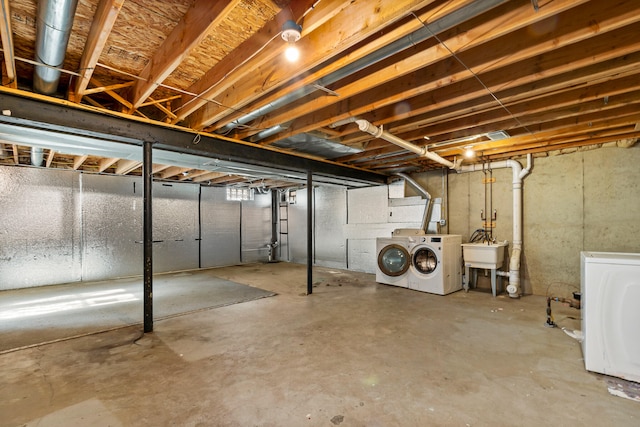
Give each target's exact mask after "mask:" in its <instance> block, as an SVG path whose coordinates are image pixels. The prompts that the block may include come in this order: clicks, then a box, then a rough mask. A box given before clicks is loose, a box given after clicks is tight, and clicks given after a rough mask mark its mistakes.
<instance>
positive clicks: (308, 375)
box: [0, 263, 640, 426]
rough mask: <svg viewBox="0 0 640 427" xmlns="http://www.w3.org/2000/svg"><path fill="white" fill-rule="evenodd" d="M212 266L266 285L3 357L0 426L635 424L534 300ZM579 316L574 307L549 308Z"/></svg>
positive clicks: (346, 276)
mask: <svg viewBox="0 0 640 427" xmlns="http://www.w3.org/2000/svg"><path fill="white" fill-rule="evenodd" d="M215 272H216V275H217V276H219V277H222V278H225V279H228V280H232V281H235V282H239V283H245V284H249V285H253V286H257V287H260V288H262V289H265V290H269V291H274V292H277V293H278V295H277V296H275V297H271V298H265V299H259V300H256V301H250V302H246V303H241V304H236V305H231V306H226V307H221V308H216V309H212V310H205V311H199V312H195V313H191V314H187V315H184V316H178V317H172V318H168V319H165V320H162V321H157V322H155V330H154V332H153V333H152V334H147V335H145V336H142V337H141V327H140V326H133V327H126V328H122V329H118V330H114V331H109V332H105V333H100V334H95V335H90V336H85V337H81V338H76V339H72V340H68V341H62V342H57V343H53V344H47V345H43V346H39V347H35V348H30V349H25V350H20V351H16V352H11V353H6V354H2V355H0V383H1V384H2V387H1V388H0V425H2V426H88V425H91V426H140V425H149V426H169V425H176V426H334V425H341V426H426V425H435V426H440V425H442V426H507V425H519V426H540V425H559V426H563V425H566V426H577V425H584V426H609V425H616V426H638V425H640V403H639V402H635V401H632V400H628V399H624V398H621V397H616V396H613V395H610V394H609V393H608V391H607V379H608V378H607V377H604V376H600V375H597V374H593V373H589V372H586V371H585V370H584V365H583V361H582V353H581V350H580V346H579V344H578V342H577V341H575V340H573V339H572V338H570V337H569V336H568V335H566V334H565V333H563V331H562V330H560V329H548V328H545V327H544V326H543V324H544V320H545V299H544V298H542V297H533V296H531V297H524V298H521V299H519V300H512V299H509V298H507V297H498V298H495V299H494V298H492V297H491V295H490V294H488V293H486V292H481V291H471V292H469V293H464V292H457V293H455V294H452V295H449V296H445V297H442V296H437V295H431V294H425V293H419V292H414V291H410V290H407V289H402V288H395V287H391V286H385V285H379V284H376V283H375V282H374V277H373V275H371V274H363V273H355V272H345V271H341V270H332V269H326V268H317V269H315V273H314V281H315V282H316V284H317V285H316V287H315V288H314V293H313V295H311V296H306V295H304V292H305V289H306V285H305V283H306V269H305V267H304V266H300V265H291V264H285V263H277V264H260V265H258V264H256V265H246V266H240V267H229V268H220V269H216V270H215ZM554 315H555V319H556V321H557V322H558V323H559V324H560V325H561V326H565V327H566V328H568V329H578V328H579V320H578V318H579V311H577V310H575V309H570V308H566V307H562V306H561V305H556V306H554Z"/></svg>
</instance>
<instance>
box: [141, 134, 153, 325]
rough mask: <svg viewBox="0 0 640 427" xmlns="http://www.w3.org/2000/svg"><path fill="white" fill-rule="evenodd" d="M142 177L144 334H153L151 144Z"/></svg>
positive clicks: (147, 142)
mask: <svg viewBox="0 0 640 427" xmlns="http://www.w3.org/2000/svg"><path fill="white" fill-rule="evenodd" d="M143 150H144V151H143V161H142V176H143V182H144V200H143V205H144V208H143V211H144V220H143V228H144V236H143V238H144V291H143V294H144V295H143V297H144V298H143V299H144V332H145V333H147V332H153V236H152V230H153V221H152V218H153V216H152V215H151V205H152V190H151V186H152V185H153V173H152V169H153V168H152V166H153V165H152V156H151V142H149V141H145V142H144V146H143Z"/></svg>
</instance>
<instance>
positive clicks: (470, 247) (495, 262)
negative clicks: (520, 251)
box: [462, 240, 509, 270]
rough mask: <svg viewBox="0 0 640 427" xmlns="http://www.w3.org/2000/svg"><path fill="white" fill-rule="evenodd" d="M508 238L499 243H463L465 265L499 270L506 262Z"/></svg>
mask: <svg viewBox="0 0 640 427" xmlns="http://www.w3.org/2000/svg"><path fill="white" fill-rule="evenodd" d="M507 245H509V242H507V241H506V240H505V241H504V242H497V243H487V242H484V243H463V244H462V257H463V258H464V265H465V267H471V268H486V269H492V270H497V269H500V268H501V267H502V263H503V262H504V252H505V247H507Z"/></svg>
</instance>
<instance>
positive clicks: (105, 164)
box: [98, 157, 120, 173]
mask: <svg viewBox="0 0 640 427" xmlns="http://www.w3.org/2000/svg"><path fill="white" fill-rule="evenodd" d="M118 160H120V159H118V158H117V157H105V158H103V159H100V161H99V162H98V172H100V173H102V172H104V171H106V170H107V169H109V168H110V167H111V166H113V164H114V163H116V162H117V161H118Z"/></svg>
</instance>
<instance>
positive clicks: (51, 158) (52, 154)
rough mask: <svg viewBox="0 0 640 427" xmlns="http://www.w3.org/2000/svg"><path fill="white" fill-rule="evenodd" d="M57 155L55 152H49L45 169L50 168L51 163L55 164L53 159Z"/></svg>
mask: <svg viewBox="0 0 640 427" xmlns="http://www.w3.org/2000/svg"><path fill="white" fill-rule="evenodd" d="M55 155H56V152H55V151H54V150H49V155H47V163H46V164H45V167H47V168H48V167H50V166H51V163H53V157H54V156H55Z"/></svg>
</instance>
